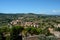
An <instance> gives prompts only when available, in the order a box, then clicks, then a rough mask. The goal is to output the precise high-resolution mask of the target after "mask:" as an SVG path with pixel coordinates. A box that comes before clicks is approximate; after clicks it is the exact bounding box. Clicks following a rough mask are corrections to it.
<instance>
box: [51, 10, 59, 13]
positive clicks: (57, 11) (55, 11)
mask: <svg viewBox="0 0 60 40" xmlns="http://www.w3.org/2000/svg"><path fill="white" fill-rule="evenodd" d="M52 12H54V13H60V10H52Z"/></svg>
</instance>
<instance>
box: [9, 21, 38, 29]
mask: <svg viewBox="0 0 60 40" xmlns="http://www.w3.org/2000/svg"><path fill="white" fill-rule="evenodd" d="M10 23H11V24H12V25H17V24H19V25H20V26H25V27H26V26H31V27H32V26H33V27H37V28H38V27H39V23H38V22H24V21H22V20H13V21H12V22H10Z"/></svg>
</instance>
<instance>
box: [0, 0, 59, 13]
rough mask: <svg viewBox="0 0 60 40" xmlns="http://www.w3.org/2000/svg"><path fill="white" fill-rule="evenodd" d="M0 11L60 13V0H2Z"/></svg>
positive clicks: (0, 0)
mask: <svg viewBox="0 0 60 40" xmlns="http://www.w3.org/2000/svg"><path fill="white" fill-rule="evenodd" d="M0 13H37V14H60V0H0Z"/></svg>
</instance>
